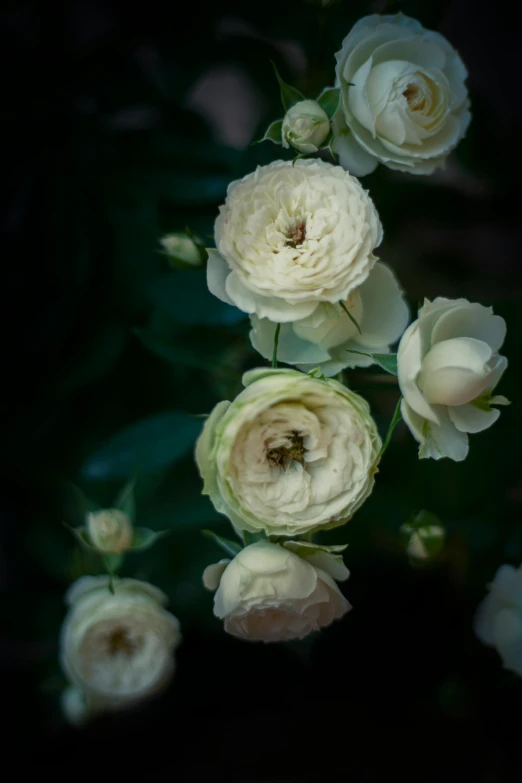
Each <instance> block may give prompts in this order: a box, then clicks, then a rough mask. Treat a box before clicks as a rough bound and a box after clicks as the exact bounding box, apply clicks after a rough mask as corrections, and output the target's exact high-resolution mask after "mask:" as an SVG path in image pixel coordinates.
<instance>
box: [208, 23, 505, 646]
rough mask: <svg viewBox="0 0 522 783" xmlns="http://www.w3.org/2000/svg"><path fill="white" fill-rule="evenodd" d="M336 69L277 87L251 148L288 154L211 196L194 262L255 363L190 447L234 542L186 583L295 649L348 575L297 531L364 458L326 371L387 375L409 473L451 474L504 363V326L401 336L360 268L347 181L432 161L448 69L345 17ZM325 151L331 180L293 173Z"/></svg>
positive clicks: (351, 405)
mask: <svg viewBox="0 0 522 783" xmlns="http://www.w3.org/2000/svg"><path fill="white" fill-rule="evenodd" d="M336 58H337V87H336V88H327V89H325V90H324V91H323V92H322V93H321V95H320V96H319V98H318V99H317V101H311V100H307V99H305V98H304V96H302V95H301V94H300V93H298V91H297V90H295V89H294V88H291V87H289V86H288V85H285V83H284V82H283V81H282V79H281V78H280V76H279V74H277V77H278V79H279V82H280V85H281V97H282V101H283V105H284V106H285V109H286V110H287V113H286V115H285V117H284V119H283V120H278V121H276V122H275V123H272V125H271V126H270V128H269V129H268V131H267V133H266V135H265V139H269V140H271V141H274V142H276V143H281V144H282V145H283V146H284V147H287V148H288V147H289V146H293V147H294V148H296V149H297V150H298V151H299V152H300V155H298V157H297V158H296V159H294V160H293V161H281V160H279V161H275V162H274V163H272V164H270V165H267V166H261V167H258V168H257V170H256V171H255V172H253V173H251V174H249V175H247V176H245V177H244V178H243V179H242V180H240V181H237V182H233V183H232V184H231V185H230V186H229V188H228V194H227V198H226V202H225V204H224V205H223V206H222V207H221V208H220V214H219V216H218V218H217V220H216V224H215V242H216V248H215V249H209V250H208V266H207V281H208V287H209V289H210V291H211V292H212V293H213V294H214V295H215V296H217V297H218V298H219V299H221V300H222V301H224V302H226V303H228V304H230V305H233V306H235V307H238V308H239V309H241V310H243V311H244V312H245V313H248V314H249V316H250V320H251V327H252V329H251V332H250V338H251V342H252V345H253V347H254V348H255V349H256V350H257V351H258V352H259V353H260V354H261V356H263V357H264V358H265V359H272V367H271V368H270V369H256V370H252V371H250V372H248V373H246V375H245V376H244V378H243V384H244V387H245V389H244V391H242V392H241V393H240V394H239V395H238V397H236V399H235V400H234V401H233V402H228V401H224V402H220V403H218V405H217V406H216V407H215V409H214V410H213V411H212V413H211V415H210V417H209V418H208V420H207V422H206V424H205V426H204V429H203V433H202V435H201V437H200V439H199V442H198V444H197V449H196V461H197V464H198V467H199V470H200V473H201V476H202V478H203V481H204V489H203V492H204V493H205V494H207V495H209V497H210V499H211V501H212V503H213V504H214V506H215V508H216V509H217V510H218V511H219V512H221V513H222V514H224V515H226V516H227V517H228V519H229V520H230V522H231V524H232V526H233V528H234V530H235V531H236V533H237V535H238V537H239V538H240V540H241V545H239V544H235V543H234V542H231V541H224V540H223V539H221V544H222V545H223V546H224V548H226V549H228V552H229V554H230V555H232V556H233V557H232V559H230V558H227V559H225V560H221V561H220V562H219V563H217V564H215V565H212V566H209V567H208V568H207V569H206V571H205V574H204V584H205V586H206V587H208V588H209V589H213V590H216V594H215V602H214V611H215V614H216V615H217V616H218V617H219V618H221V619H223V620H224V622H225V629H226V630H227V631H228V632H229V633H231V634H234V635H236V636H239V637H241V638H244V639H251V640H263V641H280V640H286V639H291V638H301V637H303V636H304V635H305V634H307V633H309V632H310V631H312V630H315V629H317V628H319V627H321V626H324V625H327V624H329V623H330V622H331V621H332V620H334V619H336V618H338V617H340V616H341V615H343V614H344V613H345V612H347V611H348V609H349V608H350V605H349V603H348V602H347V601H346V599H345V598H344V597H343V596H342V594H341V592H340V590H339V588H338V587H337V585H336V581H335V580H337V581H341V580H344V579H346V578H347V577H348V571H347V569H346V567H345V566H344V564H343V562H342V557H341V554H340V553H341V551H342V550H343V547H340V546H333V547H327V546H319V545H317V544H314V543H313V542H312V536H313V534H314V533H316V532H318V531H322V530H328V529H330V528H334V527H336V526H338V525H342V524H344V523H345V522H347V521H348V520H349V519H350V518H351V517H352V515H353V514H354V513H355V512H356V510H357V509H358V508H359V507H360V506H361V504H362V503H363V502H364V500H365V499H366V498H367V497H368V495H369V494H370V492H371V491H372V488H373V485H374V479H375V474H376V472H377V470H378V464H379V460H380V458H381V456H382V453H383V445H382V442H381V439H380V437H379V433H378V431H377V428H376V425H375V423H374V421H373V419H372V417H371V415H370V410H369V407H368V405H367V403H366V402H365V400H363V399H362V398H361V397H360V396H359V395H357V394H355V393H353V392H352V391H350V390H349V389H347V388H346V386H345V385H343V384H342V383H341V382H339V381H338V380H333V378H332V376H334V375H337V374H338V373H340V371H342V370H343V369H344V368H346V367H359V368H361V367H362V368H364V367H368V366H369V365H371V364H373V363H377V364H379V365H380V366H382V367H384V368H385V369H387V370H388V371H389V372H392V373H393V374H395V375H397V376H398V385H399V387H400V391H401V393H402V396H401V398H400V406H398V409H397V412H396V416H395V417H394V422H392V425H393V424H394V423H396V421H397V420H398V419H399V418H400V416H401V415H402V418H403V419H404V421H405V422H406V424H407V426H408V427H409V429H410V431H411V433H412V434H413V436H414V438H415V439H416V440H417V441H418V442H419V444H420V448H419V456H420V457H421V458H427V457H431V458H433V459H440V458H441V457H449V458H450V459H453V460H455V461H460V460H463V459H464V458H465V457H466V455H467V453H468V433H475V432H479V431H480V430H483V429H485V428H487V427H489V426H490V425H491V424H492V423H493V422H494V421H495V420H496V419H497V418H498V416H499V411H498V410H497V409H496V408H495V407H493V406H494V405H499V404H503V403H504V404H505V403H507V400H506V399H505V398H504V397H501V396H494V394H493V392H494V389H495V387H496V385H497V383H498V381H499V379H500V377H501V375H502V373H503V372H504V370H505V368H506V366H507V360H506V359H505V358H504V357H503V356H500V355H499V350H500V348H501V346H502V343H503V340H504V337H505V331H506V326H505V322H504V320H503V319H502V318H500V317H499V316H496V315H494V314H493V312H492V310H491V308H487V307H484V306H482V305H480V304H475V303H470V302H468V301H467V300H465V299H457V300H449V299H445V298H441V297H439V298H436V299H435V300H434V301H432V302H430V301H428V300H425V302H424V304H423V306H422V307H421V308H420V309H419V311H418V314H417V318H416V319H415V320H414V321H413V323H411V324H410V326H408V321H409V310H408V306H407V304H406V302H405V300H404V297H403V293H402V291H401V288H400V285H399V283H398V281H397V279H396V277H395V275H394V273H393V271H392V270H391V269H390V267H388V266H387V265H386V264H385V263H382V262H380V261H379V260H378V259H377V257H376V255H375V250H376V248H377V247H378V245H379V244H380V242H381V239H382V234H383V232H382V226H381V222H380V220H379V216H378V214H377V210H376V208H375V205H374V203H373V201H372V199H371V198H370V196H369V194H368V191H366V190H364V189H363V187H362V186H361V184H360V182H359V181H358V180H357V179H356V178H355V177H354V176H353V175H354V174H358V175H363V174H367V173H369V172H370V171H372V170H373V169H374V168H375V166H376V165H377V163H378V162H379V161H380V162H382V163H384V164H385V165H387V166H388V167H390V168H394V169H399V170H401V171H410V172H412V173H416V174H429V173H431V172H432V171H433V170H434V169H435V168H436V167H437V166H440V165H442V164H443V162H444V159H445V157H446V156H447V154H448V153H449V152H450V150H451V149H453V148H454V147H455V145H456V144H457V142H458V141H459V140H460V139H461V138H462V136H463V135H464V133H465V130H466V127H467V125H468V122H469V118H470V115H469V112H468V99H467V91H466V88H465V85H464V81H465V78H466V70H465V68H464V66H463V64H462V62H461V60H460V57H459V56H458V54H457V53H456V52H455V51H454V50H453V49H452V47H451V46H450V44H449V43H448V42H447V41H446V40H445V39H444V38H443V37H442V36H440V35H439V34H437V33H433V32H429V31H426V30H424V29H423V28H422V26H421V25H420V24H419V23H418V22H416V21H414V20H412V19H409V18H408V17H406V16H403V15H402V14H398V15H397V16H378V15H374V16H370V17H367V18H365V19H362V20H361V21H360V22H358V23H357V24H356V25H355V27H354V28H353V29H352V31H351V32H350V33H349V35H348V36H347V37H346V39H345V40H344V42H343V46H342V49H341V51H340V52H339V53H338V54H337V55H336ZM326 147H328V148H329V149H330V151H331V150H332V149H333V150H334V151H335V152H336V153H337V154H338V155H339V162H340V164H341V165H332V164H330V163H327V162H325V161H324V160H321V159H318V158H311V159H310V158H308V159H305V160H303V159H301V158H303V157H304V156H305V155H308V154H313V153H317V152H318V151H319V150H320V149H323V148H326ZM397 341H400V342H399V346H398V350H397V353H396V354H394V353H392V352H391V348H392V346H393V345H394V344H395V343H396V342H397ZM278 360H279V361H281V362H284V363H286V364H289V365H294V366H295V367H296V368H297V369H280V368H279V369H278V368H277V362H278ZM341 379H342V376H341ZM387 441H388V438H387V439H386V444H387ZM410 532H411V540H410V543H409V546H408V552H409V553H410V555H411V556H412V557H414V556H415V557H417V558H421V559H422V558H426V557H428V552H429V550H436V549H440V546H442V543H443V534H444V531H443V529H442V528H440V527H433V526H432V527H430V528H429V529H426V530H424V529H417V528H415V529H413V528H412V531H410ZM303 537H304V540H303ZM216 538H217V537H216Z"/></svg>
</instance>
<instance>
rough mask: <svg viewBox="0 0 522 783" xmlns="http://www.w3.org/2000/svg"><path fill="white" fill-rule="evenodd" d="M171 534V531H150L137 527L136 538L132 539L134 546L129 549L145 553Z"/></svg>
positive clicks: (146, 528) (135, 530)
mask: <svg viewBox="0 0 522 783" xmlns="http://www.w3.org/2000/svg"><path fill="white" fill-rule="evenodd" d="M169 533H170V530H149V528H148V527H135V528H134V537H133V539H132V544H131V546H130V547H129V551H131V552H143V551H144V550H145V549H150V547H151V546H152V545H153V544H155V543H156V541H157V540H158V539H159V538H163V536H168V535H169Z"/></svg>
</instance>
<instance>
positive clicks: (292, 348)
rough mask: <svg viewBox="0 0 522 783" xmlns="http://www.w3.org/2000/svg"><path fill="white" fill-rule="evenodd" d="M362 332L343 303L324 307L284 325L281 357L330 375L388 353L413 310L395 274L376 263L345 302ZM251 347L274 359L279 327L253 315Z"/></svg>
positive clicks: (278, 353)
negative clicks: (273, 354) (372, 354)
mask: <svg viewBox="0 0 522 783" xmlns="http://www.w3.org/2000/svg"><path fill="white" fill-rule="evenodd" d="M344 305H345V307H346V308H347V309H348V310H349V311H350V313H351V314H352V315H353V317H354V318H355V320H356V321H357V323H358V325H359V327H360V329H361V332H360V333H359V331H358V329H357V326H356V325H355V324H354V323H353V321H351V320H350V318H349V317H348V316H347V314H346V312H345V311H344V310H343V309H342V307H341V306H340V305H338V304H336V305H334V304H329V303H326V302H324V303H322V304H320V305H319V306H318V307H317V308H316V309H315V310H314V312H313V313H312V315H309V316H308V317H307V318H302V319H301V320H300V321H295V322H294V323H292V324H282V325H281V330H280V332H279V342H278V348H277V356H278V359H280V360H281V361H282V362H285V363H286V364H297V366H298V367H299V369H301V370H304V371H305V372H308V371H309V370H311V369H313V368H314V367H317V366H319V367H320V368H321V370H322V372H323V373H324V374H325V375H328V376H331V375H336V374H337V373H338V372H339V371H340V370H342V369H344V368H345V367H369V366H370V365H371V364H372V363H373V360H372V359H371V358H370V357H369V356H362V355H361V354H360V353H350V351H351V350H354V351H362V352H365V353H389V352H390V345H392V344H393V343H394V342H396V341H397V340H398V339H399V337H400V336H401V335H402V333H403V332H404V330H405V328H406V325H407V323H408V316H409V311H408V306H407V304H406V302H405V301H404V298H403V296H402V292H401V289H400V287H399V284H398V282H397V279H396V278H395V276H394V274H393V272H392V270H391V269H390V268H389V267H388V266H386V265H385V264H382V263H380V262H379V263H377V264H375V266H374V267H373V269H372V271H371V272H370V274H369V276H368V278H367V280H366V281H365V282H364V283H363V284H362V285H361V286H359V288H356V289H355V291H352V292H351V293H350V294H349V295H348V298H347V299H345V300H344ZM250 320H251V322H252V331H251V332H250V339H251V341H252V345H253V346H254V348H255V349H256V351H258V352H259V353H260V354H261V356H264V357H265V359H269V358H270V357H271V356H272V352H273V348H274V334H275V329H276V326H275V324H274V323H272V321H269V320H268V318H258V317H257V316H256V315H252V316H250Z"/></svg>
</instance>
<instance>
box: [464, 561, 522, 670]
mask: <svg viewBox="0 0 522 783" xmlns="http://www.w3.org/2000/svg"><path fill="white" fill-rule="evenodd" d="M474 629H475V633H476V634H477V636H478V638H479V639H480V640H481V641H482V642H483V643H484V644H487V645H489V646H490V647H494V648H495V649H496V651H497V652H498V654H499V655H500V657H501V658H502V662H503V664H504V668H505V669H509V670H510V671H512V672H515V673H516V674H518V675H519V677H522V566H520V567H519V568H518V569H517V568H514V567H513V566H511V565H502V566H500V568H499V569H498V571H497V573H496V574H495V578H494V579H493V582H492V583H491V584H490V585H489V593H488V595H487V596H486V597H485V598H484V600H483V601H482V603H481V604H480V606H479V607H478V609H477V613H476V615H475V619H474Z"/></svg>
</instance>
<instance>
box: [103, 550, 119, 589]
mask: <svg viewBox="0 0 522 783" xmlns="http://www.w3.org/2000/svg"><path fill="white" fill-rule="evenodd" d="M103 562H104V563H105V567H106V569H107V571H108V572H109V574H111V575H112V574H115V573H116V571H117V570H118V568H119V567H120V566H121V564H122V563H123V555H119V554H106V555H104V556H103ZM111 592H114V591H112V590H111Z"/></svg>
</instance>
